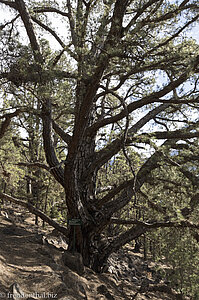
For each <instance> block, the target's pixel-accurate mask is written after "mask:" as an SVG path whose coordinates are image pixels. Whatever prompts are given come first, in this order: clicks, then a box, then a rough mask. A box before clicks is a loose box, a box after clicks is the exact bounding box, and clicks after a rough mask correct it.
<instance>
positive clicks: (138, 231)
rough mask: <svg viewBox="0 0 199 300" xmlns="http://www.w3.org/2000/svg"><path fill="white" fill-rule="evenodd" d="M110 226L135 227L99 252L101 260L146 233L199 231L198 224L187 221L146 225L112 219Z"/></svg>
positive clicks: (133, 221)
mask: <svg viewBox="0 0 199 300" xmlns="http://www.w3.org/2000/svg"><path fill="white" fill-rule="evenodd" d="M110 223H112V224H123V225H135V226H133V227H132V228H130V229H128V230H126V231H125V232H124V233H121V234H120V235H119V236H117V237H116V238H115V239H114V240H113V241H112V242H111V243H110V244H109V245H108V246H107V247H105V248H103V249H99V250H101V252H102V253H103V254H102V257H103V259H107V258H108V257H109V255H110V254H111V253H113V252H115V251H117V250H118V249H120V248H121V247H122V246H124V245H125V244H127V243H129V242H131V241H132V240H134V239H136V238H138V237H139V236H141V235H142V234H144V233H146V232H147V231H150V230H153V229H157V228H187V227H188V228H191V229H197V230H198V229H199V224H194V223H191V222H189V221H179V222H170V221H169V222H155V223H146V222H141V221H137V220H121V219H116V218H112V219H111V220H110Z"/></svg>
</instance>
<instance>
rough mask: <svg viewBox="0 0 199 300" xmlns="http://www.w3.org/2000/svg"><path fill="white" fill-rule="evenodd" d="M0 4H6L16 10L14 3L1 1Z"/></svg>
mask: <svg viewBox="0 0 199 300" xmlns="http://www.w3.org/2000/svg"><path fill="white" fill-rule="evenodd" d="M0 3H3V4H6V5H8V6H9V7H11V8H15V9H16V4H15V2H13V1H5V0H0Z"/></svg>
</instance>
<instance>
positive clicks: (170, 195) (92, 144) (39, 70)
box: [0, 0, 199, 271]
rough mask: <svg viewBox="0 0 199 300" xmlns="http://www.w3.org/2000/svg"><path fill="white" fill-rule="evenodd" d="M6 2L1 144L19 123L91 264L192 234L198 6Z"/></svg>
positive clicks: (148, 0)
mask: <svg viewBox="0 0 199 300" xmlns="http://www.w3.org/2000/svg"><path fill="white" fill-rule="evenodd" d="M0 4H1V8H2V9H5V10H7V15H6V17H5V21H4V22H2V23H1V24H0V29H1V31H0V34H1V42H0V54H1V72H0V80H1V99H2V100H1V102H2V104H1V116H0V118H1V120H2V123H1V128H0V138H2V139H1V141H3V137H5V136H6V135H7V134H8V133H7V132H8V129H9V126H11V124H14V126H15V128H17V130H18V131H19V133H18V134H19V137H18V140H20V141H21V139H22V140H23V137H24V136H26V137H28V141H29V144H28V146H29V149H32V154H30V153H29V155H32V156H31V158H30V157H29V158H28V157H27V156H26V157H25V156H22V157H21V160H22V161H18V162H17V163H18V165H20V168H28V169H30V170H32V169H31V168H33V167H34V168H36V169H37V168H39V169H40V172H50V173H51V175H53V177H54V179H55V180H56V182H58V183H59V184H60V190H61V191H63V190H62V188H63V189H64V191H65V208H64V209H65V211H66V213H67V218H68V219H78V220H81V225H79V226H76V231H75V234H76V237H75V238H76V248H77V249H76V250H77V251H78V252H80V253H82V255H83V258H84V263H85V264H86V265H88V266H91V267H92V268H93V269H95V270H97V271H100V270H101V269H102V267H103V264H104V262H105V261H106V259H107V258H108V256H109V255H110V254H111V253H112V252H114V251H116V250H117V249H119V248H120V247H122V246H123V245H125V244H126V243H128V242H130V241H132V240H134V239H137V238H139V237H140V236H143V235H144V234H145V233H147V232H153V230H154V229H156V230H157V229H158V228H168V227H169V228H173V227H175V228H189V229H190V230H191V231H192V233H193V234H192V237H193V235H195V236H196V235H197V230H198V228H199V224H198V221H197V218H196V210H197V209H198V191H197V189H198V183H199V178H198V157H199V156H198V137H199V131H198V124H199V119H198V109H199V106H198V105H199V93H198V92H199V91H198V72H199V50H198V49H199V48H198V44H197V41H196V40H194V39H193V38H191V37H190V34H189V33H190V30H191V28H193V26H195V25H196V24H197V22H198V17H199V14H198V8H199V7H198V1H195V0H190V1H189V0H184V1H176V2H175V1H164V0H139V1H136V0H133V1H132V0H106V1H105V0H103V1H102V0H87V1H84V0H76V1H75V0H67V1H42V2H40V1H26V2H25V1H23V0H15V1H4V0H0ZM22 128H23V129H22ZM20 132H21V133H20ZM30 141H32V144H30ZM21 147H22V148H23V147H27V141H23V142H22V141H21ZM38 151H41V152H40V153H41V154H40V155H38V153H39V152H38ZM42 151H43V152H42ZM42 153H43V154H42ZM44 156H45V159H44ZM44 170H45V171H44ZM35 172H36V171H35ZM29 175H30V174H29ZM33 175H34V176H36V177H38V176H40V175H39V174H38V173H36V174H35V173H34V174H33ZM31 176H32V174H31ZM34 176H33V177H34ZM61 193H62V194H63V192H61ZM0 196H1V198H2V199H9V200H13V201H15V202H16V201H18V203H19V202H20V200H19V199H18V200H17V199H16V198H15V197H18V198H19V195H13V194H12V196H13V197H11V196H9V195H6V194H5V193H2V192H1V194H0ZM11 198H12V199H11ZM21 204H22V205H26V206H27V204H26V202H23V203H22V201H21ZM30 205H32V204H30V203H29V204H28V206H29V209H31V207H30ZM138 212H139V213H138ZM34 213H35V214H39V216H40V217H41V218H43V219H45V218H46V217H45V216H44V215H42V213H41V212H40V211H39V210H38V209H36V208H34ZM45 221H47V222H51V221H49V220H47V219H45ZM52 224H53V226H56V222H54V223H52V222H51V225H52ZM111 224H117V225H111ZM119 224H120V225H121V224H123V227H122V228H123V229H122V230H121V231H119V234H116V235H114V234H113V235H112V236H111V240H108V242H107V243H106V244H102V243H100V241H101V237H102V234H103V233H104V230H107V228H109V227H110V226H113V227H114V226H115V228H118V226H119ZM57 226H58V227H59V228H58V229H60V228H61V227H62V229H60V230H62V232H65V229H64V228H65V227H64V226H61V225H59V224H58V225H57ZM129 226H130V227H129ZM119 227H120V226H119ZM69 228H70V229H69V249H72V245H73V226H69ZM107 234H108V231H107Z"/></svg>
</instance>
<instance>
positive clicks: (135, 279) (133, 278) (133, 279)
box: [131, 276, 139, 283]
mask: <svg viewBox="0 0 199 300" xmlns="http://www.w3.org/2000/svg"><path fill="white" fill-rule="evenodd" d="M131 280H132V282H134V283H138V282H139V279H137V277H135V276H133V277H132V278H131Z"/></svg>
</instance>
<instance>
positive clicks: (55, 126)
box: [52, 120, 72, 144]
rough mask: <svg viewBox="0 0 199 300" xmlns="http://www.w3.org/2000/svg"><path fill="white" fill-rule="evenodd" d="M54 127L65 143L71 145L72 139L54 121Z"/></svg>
mask: <svg viewBox="0 0 199 300" xmlns="http://www.w3.org/2000/svg"><path fill="white" fill-rule="evenodd" d="M52 127H53V129H54V130H55V132H56V133H57V134H58V135H59V136H60V137H61V138H62V139H63V140H64V142H65V143H67V144H70V142H71V139H72V137H71V136H70V135H69V134H68V133H66V132H65V131H64V130H63V129H62V128H61V127H60V126H59V125H58V124H57V123H56V122H55V121H54V120H52Z"/></svg>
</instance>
